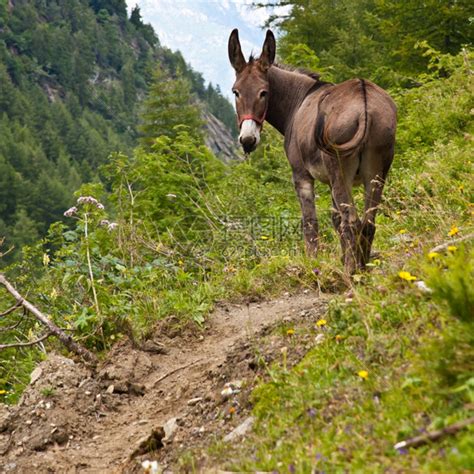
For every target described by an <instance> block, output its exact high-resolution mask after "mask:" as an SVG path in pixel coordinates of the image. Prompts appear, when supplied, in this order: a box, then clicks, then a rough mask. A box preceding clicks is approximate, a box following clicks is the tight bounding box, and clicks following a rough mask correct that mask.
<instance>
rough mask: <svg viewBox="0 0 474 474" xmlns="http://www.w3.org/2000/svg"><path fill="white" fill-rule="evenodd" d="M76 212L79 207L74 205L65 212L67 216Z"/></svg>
mask: <svg viewBox="0 0 474 474" xmlns="http://www.w3.org/2000/svg"><path fill="white" fill-rule="evenodd" d="M76 213H77V207H76V206H73V207H70V208H69V209H68V210H67V211H65V212H64V216H65V217H72V216H73V215H74V214H76Z"/></svg>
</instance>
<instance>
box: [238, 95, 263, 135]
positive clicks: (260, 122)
mask: <svg viewBox="0 0 474 474" xmlns="http://www.w3.org/2000/svg"><path fill="white" fill-rule="evenodd" d="M267 110H268V102H267V104H266V107H265V110H264V111H263V115H262V116H261V117H256V116H255V115H254V114H244V115H242V116H240V117H237V121H238V123H239V129H240V128H241V127H242V122H243V121H244V120H253V121H254V122H256V123H257V124H258V125H260V127H261V128H263V122H265V118H266V116H267Z"/></svg>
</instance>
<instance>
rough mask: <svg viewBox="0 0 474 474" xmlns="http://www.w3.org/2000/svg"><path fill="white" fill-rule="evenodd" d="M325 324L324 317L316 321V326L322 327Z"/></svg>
mask: <svg viewBox="0 0 474 474" xmlns="http://www.w3.org/2000/svg"><path fill="white" fill-rule="evenodd" d="M326 324H327V321H326V320H325V319H320V320H319V321H318V322H317V323H316V326H318V327H322V326H326Z"/></svg>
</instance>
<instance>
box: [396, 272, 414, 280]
mask: <svg viewBox="0 0 474 474" xmlns="http://www.w3.org/2000/svg"><path fill="white" fill-rule="evenodd" d="M398 276H399V277H400V278H401V279H402V280H406V281H414V280H416V276H414V275H412V274H411V273H410V272H398Z"/></svg>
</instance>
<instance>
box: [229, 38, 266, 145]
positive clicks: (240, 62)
mask: <svg viewBox="0 0 474 474" xmlns="http://www.w3.org/2000/svg"><path fill="white" fill-rule="evenodd" d="M274 59H275V37H274V36H273V33H272V32H271V31H270V30H268V31H267V36H266V38H265V42H264V43H263V48H262V53H261V54H260V57H259V58H258V59H253V58H252V57H251V58H250V60H249V61H248V62H247V61H245V58H244V55H243V54H242V49H241V47H240V41H239V32H238V30H236V29H235V30H233V31H232V33H231V34H230V37H229V60H230V63H231V64H232V67H233V68H234V69H235V72H236V79H235V83H234V86H233V87H232V92H233V93H234V95H235V106H236V109H237V119H238V122H239V128H240V135H239V141H240V143H241V144H242V147H243V149H244V152H245V153H250V152H252V151H254V150H255V148H256V147H257V145H258V142H259V141H260V131H261V130H262V126H263V122H264V120H265V116H266V114H267V108H268V100H269V86H268V77H267V76H268V69H269V68H270V66H271V65H272V64H273V61H274Z"/></svg>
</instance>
